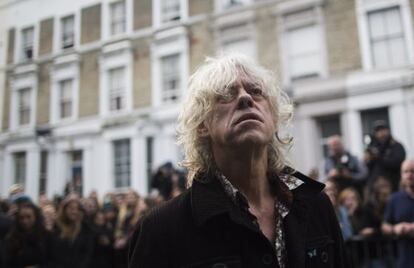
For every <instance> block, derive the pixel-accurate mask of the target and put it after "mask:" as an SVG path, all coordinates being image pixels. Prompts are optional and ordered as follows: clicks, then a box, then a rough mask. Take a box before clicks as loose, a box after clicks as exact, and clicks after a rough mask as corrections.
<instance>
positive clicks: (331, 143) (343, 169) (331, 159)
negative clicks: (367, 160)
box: [323, 135, 368, 192]
mask: <svg viewBox="0 0 414 268" xmlns="http://www.w3.org/2000/svg"><path fill="white" fill-rule="evenodd" d="M327 144H328V150H329V155H328V156H327V157H326V159H325V162H324V165H323V174H324V175H325V179H328V178H329V179H332V180H334V181H335V183H336V184H337V186H338V190H339V192H340V191H341V190H342V189H345V188H347V187H355V188H356V189H358V191H362V188H363V186H364V184H365V179H366V176H367V174H368V170H367V168H366V166H365V165H364V163H363V162H362V161H360V160H359V159H358V158H357V157H356V156H354V155H352V154H351V153H350V152H348V151H346V150H345V148H344V145H343V143H342V139H341V137H340V136H339V135H333V136H331V137H329V138H328V141H327Z"/></svg>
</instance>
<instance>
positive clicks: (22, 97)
mask: <svg viewBox="0 0 414 268" xmlns="http://www.w3.org/2000/svg"><path fill="white" fill-rule="evenodd" d="M30 93H31V89H30V88H23V89H20V90H19V91H18V116H19V118H18V125H27V124H29V123H30V99H31V96H30Z"/></svg>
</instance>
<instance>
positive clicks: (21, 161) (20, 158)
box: [14, 152, 26, 185]
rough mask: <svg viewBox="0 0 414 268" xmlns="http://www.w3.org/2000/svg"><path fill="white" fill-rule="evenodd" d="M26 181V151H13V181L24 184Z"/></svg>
mask: <svg viewBox="0 0 414 268" xmlns="http://www.w3.org/2000/svg"><path fill="white" fill-rule="evenodd" d="M25 182H26V153H25V152H18V153H14V183H19V184H23V185H24V184H25Z"/></svg>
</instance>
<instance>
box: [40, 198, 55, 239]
mask: <svg viewBox="0 0 414 268" xmlns="http://www.w3.org/2000/svg"><path fill="white" fill-rule="evenodd" d="M41 209H42V214H43V217H44V224H45V228H46V230H48V231H50V232H52V233H56V232H57V231H58V227H57V223H56V221H57V213H56V209H55V207H54V206H52V205H45V206H43V207H42V208H41Z"/></svg>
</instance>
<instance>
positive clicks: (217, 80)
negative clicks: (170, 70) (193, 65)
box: [177, 54, 293, 185]
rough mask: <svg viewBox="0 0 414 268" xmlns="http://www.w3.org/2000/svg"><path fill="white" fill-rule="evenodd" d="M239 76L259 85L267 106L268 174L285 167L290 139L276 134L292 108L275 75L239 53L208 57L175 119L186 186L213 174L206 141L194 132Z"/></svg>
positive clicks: (213, 164)
mask: <svg viewBox="0 0 414 268" xmlns="http://www.w3.org/2000/svg"><path fill="white" fill-rule="evenodd" d="M240 76H245V77H247V78H249V79H251V80H252V82H253V83H255V84H257V85H258V86H260V87H261V88H262V90H263V92H264V94H265V96H266V97H267V99H268V101H269V103H270V107H271V112H272V114H273V118H274V123H275V126H276V133H275V135H274V136H273V138H272V140H271V142H270V143H269V145H268V155H269V157H268V159H269V160H268V161H269V163H268V167H269V170H268V171H269V172H276V173H279V172H281V171H282V170H283V169H284V168H285V167H286V165H287V164H288V161H287V159H286V157H285V152H284V149H286V148H288V147H289V146H290V145H291V144H292V138H291V137H285V138H281V137H280V136H279V134H278V133H279V130H280V129H281V127H282V126H284V125H286V124H287V123H288V122H289V120H290V119H291V117H292V115H293V106H292V104H291V102H290V99H289V97H288V96H287V95H286V93H285V92H283V91H282V90H281V89H280V88H279V87H278V85H277V83H276V79H275V76H274V75H273V74H272V73H271V72H270V71H269V70H267V69H265V68H263V67H262V66H260V65H258V64H257V63H255V62H253V61H252V60H251V59H249V58H247V57H245V56H243V55H240V54H227V55H222V56H220V57H217V58H210V57H208V58H206V60H205V62H204V63H203V64H202V65H201V66H200V67H199V68H198V69H197V70H196V72H195V73H194V74H193V75H192V76H191V77H190V80H189V84H188V92H187V97H186V100H185V101H184V102H183V104H182V107H181V111H180V114H179V116H178V126H177V141H178V144H179V145H181V146H182V148H183V152H184V160H183V161H182V162H181V163H180V165H181V166H183V167H186V168H187V169H188V172H189V173H188V185H191V184H192V182H193V180H194V179H196V178H197V175H198V174H202V173H210V172H215V171H216V167H215V163H214V158H213V153H212V149H211V146H210V140H209V138H203V137H200V135H199V133H198V129H199V126H200V125H201V124H202V123H203V122H204V121H205V120H206V119H207V118H208V117H209V115H210V112H211V111H212V109H213V107H214V105H215V103H216V100H217V98H218V97H219V96H226V94H227V92H228V90H227V89H228V88H229V87H230V86H231V85H232V84H233V83H234V82H235V81H236V80H237V79H238V77H240Z"/></svg>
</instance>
